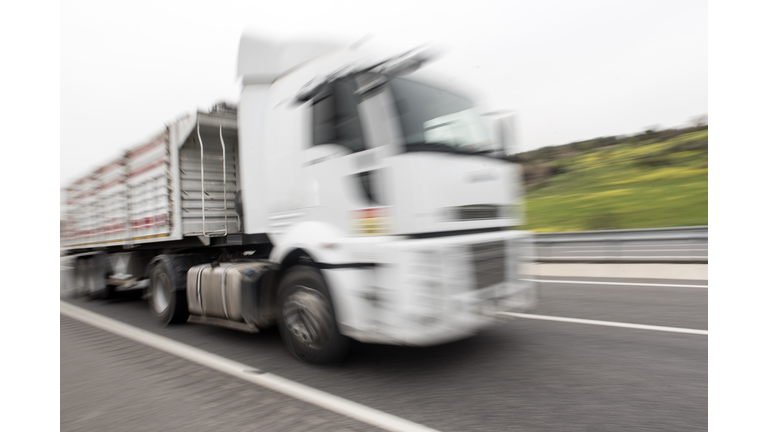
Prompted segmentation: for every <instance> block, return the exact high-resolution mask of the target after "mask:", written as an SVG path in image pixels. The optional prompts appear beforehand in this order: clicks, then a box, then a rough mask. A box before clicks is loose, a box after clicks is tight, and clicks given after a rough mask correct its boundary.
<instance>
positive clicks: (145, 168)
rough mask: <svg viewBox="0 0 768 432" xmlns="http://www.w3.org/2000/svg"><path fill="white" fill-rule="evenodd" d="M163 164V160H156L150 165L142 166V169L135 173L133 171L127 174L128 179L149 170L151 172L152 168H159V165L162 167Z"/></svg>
mask: <svg viewBox="0 0 768 432" xmlns="http://www.w3.org/2000/svg"><path fill="white" fill-rule="evenodd" d="M163 164H165V158H163V159H159V160H156V161H154V162H152V163H150V164H147V165H144V166H143V167H141V168H139V169H137V170H136V171H133V172H131V173H130V174H128V177H135V176H137V175H139V174H144V173H145V172H147V171H149V170H151V169H153V168H157V167H159V166H160V165H163Z"/></svg>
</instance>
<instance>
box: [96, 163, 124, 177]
mask: <svg viewBox="0 0 768 432" xmlns="http://www.w3.org/2000/svg"><path fill="white" fill-rule="evenodd" d="M120 165H122V161H121V160H116V161H114V162H112V163H110V164H109V165H105V166H103V167H101V168H99V169H98V170H96V173H97V174H105V173H108V172H109V171H112V170H113V169H114V168H116V167H119V166H120Z"/></svg>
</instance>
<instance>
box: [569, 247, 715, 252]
mask: <svg viewBox="0 0 768 432" xmlns="http://www.w3.org/2000/svg"><path fill="white" fill-rule="evenodd" d="M564 250H567V251H568V252H570V253H574V252H585V253H586V252H593V251H591V250H581V249H574V250H571V249H570V248H558V251H559V252H563V251H564ZM683 251H686V252H707V250H706V249H620V250H618V251H617V252H683Z"/></svg>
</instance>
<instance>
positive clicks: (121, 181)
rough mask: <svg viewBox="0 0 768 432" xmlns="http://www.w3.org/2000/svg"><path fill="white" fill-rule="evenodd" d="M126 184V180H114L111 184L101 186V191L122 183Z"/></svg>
mask: <svg viewBox="0 0 768 432" xmlns="http://www.w3.org/2000/svg"><path fill="white" fill-rule="evenodd" d="M124 182H125V180H123V179H121V178H118V179H114V180H112V181H111V182H109V183H107V184H103V185H101V186H99V190H100V191H103V190H107V189H109V188H111V187H112V186H114V185H116V184H120V183H124Z"/></svg>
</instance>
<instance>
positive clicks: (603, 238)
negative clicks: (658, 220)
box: [534, 226, 709, 264]
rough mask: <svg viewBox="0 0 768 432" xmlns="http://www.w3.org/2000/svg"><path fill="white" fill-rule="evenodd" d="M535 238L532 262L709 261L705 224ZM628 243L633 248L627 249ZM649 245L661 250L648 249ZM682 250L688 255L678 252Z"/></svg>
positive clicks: (550, 234)
mask: <svg viewBox="0 0 768 432" xmlns="http://www.w3.org/2000/svg"><path fill="white" fill-rule="evenodd" d="M534 238H535V246H536V256H535V257H534V261H535V262H541V263H685V264H707V263H708V261H709V259H708V253H705V254H704V255H702V254H701V252H707V249H706V247H707V245H708V240H709V227H708V226H693V227H678V228H647V229H632V230H606V231H574V232H558V233H539V234H536V235H535V236H534ZM627 246H632V247H636V248H635V249H627ZM649 246H650V247H653V246H657V247H661V248H662V249H657V250H654V249H647V247H649ZM669 246H680V247H681V248H680V249H672V248H669ZM638 248H639V249H638ZM685 251H688V252H687V253H688V255H685V254H683V255H679V254H678V253H679V252H685ZM650 252H653V253H651V254H649V253H650ZM659 252H661V254H660V253H659ZM664 252H667V253H664ZM669 252H675V253H674V254H670V253H669Z"/></svg>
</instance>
